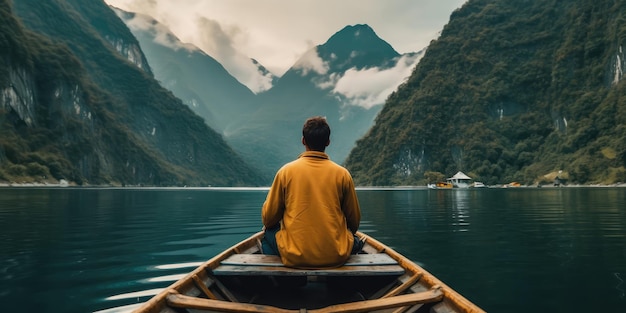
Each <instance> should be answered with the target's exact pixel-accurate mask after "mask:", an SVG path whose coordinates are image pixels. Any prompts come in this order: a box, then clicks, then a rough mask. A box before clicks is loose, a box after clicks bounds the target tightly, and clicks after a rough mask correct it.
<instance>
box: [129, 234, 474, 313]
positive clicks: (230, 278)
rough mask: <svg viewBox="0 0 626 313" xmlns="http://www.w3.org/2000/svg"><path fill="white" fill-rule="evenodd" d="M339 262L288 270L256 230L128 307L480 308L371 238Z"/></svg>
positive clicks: (140, 312) (323, 312)
mask: <svg viewBox="0 0 626 313" xmlns="http://www.w3.org/2000/svg"><path fill="white" fill-rule="evenodd" d="M358 235H359V237H360V238H363V239H364V240H365V246H364V248H363V253H362V254H357V255H353V256H351V257H350V259H349V260H348V261H347V262H346V263H345V264H344V265H343V266H341V267H339V268H330V269H296V268H288V267H285V266H283V264H282V263H281V262H280V258H279V257H277V256H272V255H264V254H262V253H261V251H260V247H261V245H260V239H261V238H262V236H263V233H262V232H259V233H257V234H254V235H252V236H251V237H250V238H248V239H246V240H243V241H242V242H240V243H238V244H236V245H234V246H233V247H231V248H229V249H227V250H225V251H224V252H222V253H220V254H219V255H217V256H215V257H214V258H212V259H210V260H209V261H207V262H205V263H204V264H202V265H201V266H199V267H198V268H197V269H195V270H194V271H192V272H191V273H189V274H188V275H186V276H185V277H184V278H182V279H181V280H179V281H177V282H175V283H173V284H172V285H171V286H170V287H168V288H166V289H165V290H164V291H162V292H161V293H160V294H158V295H156V296H154V297H153V298H152V299H150V300H148V301H147V302H145V303H144V304H143V305H142V306H141V307H139V308H138V309H137V310H135V311H134V312H136V313H148V312H169V313H174V312H277V313H297V312H315V313H330V312H373V311H375V312H484V311H483V310H482V309H480V308H479V307H478V306H476V305H475V304H473V303H472V302H470V301H469V300H467V299H466V298H464V297H463V296H461V295H460V294H458V293H457V292H455V291H454V290H453V289H452V288H450V287H448V286H446V285H445V284H444V283H443V282H441V281H440V280H438V279H437V278H436V277H435V276H433V275H432V274H430V273H428V272H427V271H425V270H424V269H423V268H421V267H420V266H418V265H417V264H415V263H413V262H412V261H410V260H409V259H407V258H406V257H404V256H402V255H401V254H399V253H397V252H396V251H394V250H393V249H391V248H389V247H388V246H386V245H384V244H382V243H381V242H379V241H377V240H376V239H374V238H372V237H370V236H368V235H366V234H363V233H360V232H359V233H358Z"/></svg>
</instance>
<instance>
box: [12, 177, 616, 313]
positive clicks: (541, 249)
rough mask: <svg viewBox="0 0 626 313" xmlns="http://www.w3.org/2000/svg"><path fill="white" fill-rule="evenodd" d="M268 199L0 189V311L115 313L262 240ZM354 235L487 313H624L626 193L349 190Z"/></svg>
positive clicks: (205, 193) (248, 193)
mask: <svg viewBox="0 0 626 313" xmlns="http://www.w3.org/2000/svg"><path fill="white" fill-rule="evenodd" d="M266 192H267V191H266V190H262V189H259V190H209V189H191V190H190V189H139V190H137V189H135V190H132V189H130V190H128V189H32V188H28V189H26V188H24V189H20V188H18V189H14V188H1V189H0V303H1V305H0V310H1V311H3V312H16V311H22V312H81V313H82V312H99V313H104V312H107V313H109V312H125V311H129V310H131V309H132V308H134V307H135V306H136V305H137V303H141V302H143V301H145V300H146V299H147V298H149V297H150V296H151V295H154V294H156V293H157V292H158V291H159V290H160V289H162V288H164V287H166V286H167V285H169V284H170V283H172V282H173V281H175V280H176V279H178V278H180V277H182V276H183V275H184V273H186V272H188V271H190V270H191V269H193V268H194V267H196V266H197V265H199V263H200V262H203V261H205V260H207V259H209V258H210V257H212V256H213V255H215V254H217V253H218V252H220V251H222V250H223V249H225V248H227V247H229V246H231V245H232V244H234V243H236V242H238V241H240V240H242V239H244V238H246V237H248V236H249V235H251V234H252V233H255V232H257V231H258V230H260V228H261V225H260V206H261V205H262V203H263V200H264V198H265V194H266ZM358 194H359V199H360V200H361V205H362V213H363V221H362V227H361V230H362V231H364V232H366V233H369V234H371V235H373V236H374V237H376V238H377V239H379V240H381V241H383V242H384V243H386V244H388V245H390V246H392V247H393V248H394V249H396V250H397V251H399V252H400V253H402V254H404V255H406V256H407V257H409V258H411V259H412V260H414V261H416V262H417V263H419V264H420V265H422V266H423V267H424V268H425V269H426V270H428V271H429V272H431V273H433V274H435V275H436V276H437V277H439V278H440V279H441V280H443V281H444V282H445V283H446V284H448V285H449V286H451V287H452V288H454V289H456V290H457V291H458V292H460V293H461V294H463V295H464V296H466V297H467V298H469V299H470V300H471V301H473V302H475V303H477V304H478V305H480V306H481V307H482V308H484V309H485V310H487V311H490V312H626V294H625V290H626V282H624V281H625V280H626V188H561V189H556V188H543V189H479V190H426V189H423V190H359V191H358Z"/></svg>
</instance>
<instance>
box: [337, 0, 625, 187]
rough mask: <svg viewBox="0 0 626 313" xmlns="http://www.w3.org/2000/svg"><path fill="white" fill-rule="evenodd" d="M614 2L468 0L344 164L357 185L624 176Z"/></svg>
mask: <svg viewBox="0 0 626 313" xmlns="http://www.w3.org/2000/svg"><path fill="white" fill-rule="evenodd" d="M625 43H626V1H593V0H575V1H574V0H573V1H560V0H546V1H508V0H470V1H468V2H467V3H466V4H465V5H463V7H461V8H460V9H458V10H456V11H455V12H453V13H452V15H451V18H450V21H449V23H448V24H447V25H446V26H445V27H444V29H443V31H442V34H441V36H440V38H438V39H437V40H434V41H432V42H431V44H430V46H429V48H428V50H427V51H426V54H425V55H424V57H423V59H422V60H421V61H420V63H419V64H418V66H417V67H416V68H415V70H414V72H413V74H412V75H411V77H410V78H409V79H408V81H407V82H406V83H404V84H403V85H402V86H400V87H399V88H398V90H397V91H396V92H394V93H393V94H392V95H391V96H390V97H389V98H388V100H387V102H386V104H385V107H384V108H383V110H382V111H381V112H380V114H379V115H378V116H377V118H376V121H375V125H374V126H373V128H372V129H370V131H369V132H368V134H367V135H366V136H365V137H364V138H362V139H361V140H359V141H358V142H357V147H356V148H355V149H354V150H353V151H352V152H351V154H350V156H349V158H348V160H347V161H346V166H347V167H348V168H349V169H350V170H351V171H352V173H353V175H354V177H355V181H356V182H357V184H359V185H406V184H424V183H427V182H430V180H432V179H434V178H437V177H439V178H440V177H450V176H451V175H453V174H454V173H456V172H457V171H463V172H465V173H466V174H468V175H469V176H470V177H472V178H474V179H475V180H481V181H483V182H485V183H488V184H499V183H508V182H511V181H518V182H522V183H525V184H541V183H546V182H551V181H552V180H553V179H554V178H555V177H556V176H557V175H560V178H563V179H567V181H568V182H571V183H583V184H584V183H601V184H611V183H617V182H626V169H625V166H626V93H625V92H626V83H625V82H624V81H623V69H624V68H625V66H626V64H625V63H624V62H625V55H624V51H623V45H624V44H625Z"/></svg>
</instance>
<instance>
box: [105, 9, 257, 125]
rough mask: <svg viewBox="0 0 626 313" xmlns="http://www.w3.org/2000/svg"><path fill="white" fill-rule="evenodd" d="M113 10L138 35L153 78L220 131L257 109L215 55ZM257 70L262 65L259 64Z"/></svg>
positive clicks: (146, 21)
mask: <svg viewBox="0 0 626 313" xmlns="http://www.w3.org/2000/svg"><path fill="white" fill-rule="evenodd" d="M113 10H114V11H115V12H116V13H117V15H118V16H119V17H120V18H121V19H122V20H123V21H124V23H126V25H128V27H129V28H130V30H131V32H132V33H133V35H134V36H135V38H137V40H138V42H139V43H140V45H141V49H142V51H143V52H144V53H145V55H146V58H147V60H148V62H149V64H150V66H151V68H152V70H153V72H154V76H155V78H156V79H157V80H159V81H160V82H161V84H162V85H163V86H164V87H165V88H167V89H169V90H171V91H172V92H173V93H174V94H175V95H176V96H177V97H178V98H180V99H182V100H183V102H184V103H185V104H187V105H188V106H189V107H190V108H191V109H192V110H193V111H194V112H195V113H196V114H198V115H199V116H200V117H202V118H204V120H205V121H206V123H207V124H208V125H209V126H210V127H212V128H213V129H215V130H217V131H219V132H221V131H223V130H224V129H225V128H226V127H228V126H229V125H230V121H231V120H232V118H233V116H238V115H240V114H244V113H246V112H250V111H253V110H255V109H256V106H255V100H254V93H253V92H252V91H250V89H248V87H246V86H245V85H243V84H242V83H240V82H239V81H238V80H237V79H235V78H234V77H233V76H232V75H231V74H230V73H228V71H227V70H226V69H225V68H224V67H223V66H222V65H221V64H220V63H219V62H218V61H216V60H215V59H214V58H212V57H211V56H209V55H207V54H206V53H204V52H203V51H202V50H200V49H199V48H197V47H195V46H193V45H192V44H187V43H183V42H181V41H180V40H179V39H178V38H177V37H176V36H175V35H174V34H172V33H171V31H169V29H167V28H166V27H165V26H164V25H162V24H160V23H159V22H158V21H156V20H154V19H152V18H151V17H148V16H145V15H141V14H136V13H130V12H125V11H123V10H120V9H117V8H114V7H113ZM257 64H258V62H257ZM259 66H260V65H259ZM260 70H261V71H263V70H264V69H263V68H262V67H261V66H260Z"/></svg>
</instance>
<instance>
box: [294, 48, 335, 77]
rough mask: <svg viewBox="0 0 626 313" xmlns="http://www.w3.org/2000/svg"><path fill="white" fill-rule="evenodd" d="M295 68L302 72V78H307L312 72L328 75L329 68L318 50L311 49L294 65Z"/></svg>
mask: <svg viewBox="0 0 626 313" xmlns="http://www.w3.org/2000/svg"><path fill="white" fill-rule="evenodd" d="M293 68H294V69H299V70H302V76H306V75H307V74H309V72H311V71H313V72H315V73H317V74H319V75H324V74H326V73H328V69H329V66H328V63H326V62H324V60H323V59H322V58H321V57H320V56H319V54H318V53H317V49H311V50H309V51H308V52H307V53H305V54H304V55H303V56H302V57H301V58H300V59H299V60H298V62H296V64H294V66H293Z"/></svg>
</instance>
